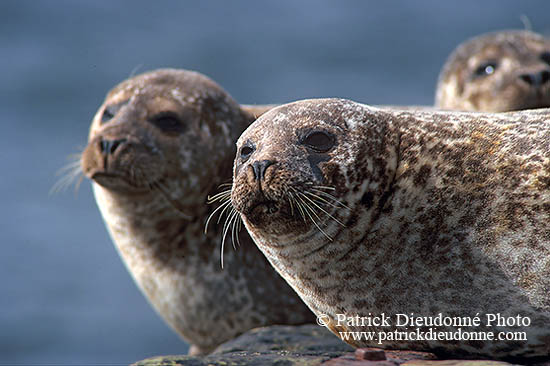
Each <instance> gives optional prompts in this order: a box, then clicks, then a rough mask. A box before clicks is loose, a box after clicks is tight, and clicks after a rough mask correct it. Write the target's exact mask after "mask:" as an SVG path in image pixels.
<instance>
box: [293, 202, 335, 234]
mask: <svg viewBox="0 0 550 366" xmlns="http://www.w3.org/2000/svg"><path fill="white" fill-rule="evenodd" d="M297 198H298V200H300V201H301V202H302V204H303V207H304V209H305V213H306V214H307V215H308V216H309V218H310V220H311V221H312V222H313V224H314V225H315V226H316V227H317V229H319V231H320V232H321V233H322V234H323V235H324V236H326V237H327V239H328V240H330V241H332V238H331V237H330V236H329V235H328V234H327V233H326V232H325V231H324V230H323V229H321V226H319V224H318V223H317V222H316V221H315V219H314V218H313V216H312V214H313V215H314V216H315V217H316V218H317V220H319V221H320V220H321V218H320V217H319V216H318V215H317V213H316V212H315V211H314V210H313V209H312V208H311V207H310V206H309V205H308V204H307V202H304V200H303V199H302V198H301V197H300V195H299V194H298V196H297Z"/></svg>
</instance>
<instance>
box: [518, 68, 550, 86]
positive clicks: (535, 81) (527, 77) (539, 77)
mask: <svg viewBox="0 0 550 366" xmlns="http://www.w3.org/2000/svg"><path fill="white" fill-rule="evenodd" d="M519 77H520V79H521V80H523V81H525V82H526V83H527V84H529V85H534V86H541V85H543V84H546V83H547V82H548V80H550V71H548V70H543V71H540V72H536V73H532V74H521V75H520V76H519Z"/></svg>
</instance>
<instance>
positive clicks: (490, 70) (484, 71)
mask: <svg viewBox="0 0 550 366" xmlns="http://www.w3.org/2000/svg"><path fill="white" fill-rule="evenodd" d="M497 68H498V62H496V61H495V60H489V61H485V62H484V63H482V64H481V65H479V66H478V67H477V68H476V69H475V71H474V74H473V75H472V77H473V78H480V77H484V76H488V75H492V74H494V73H495V71H496V70H497Z"/></svg>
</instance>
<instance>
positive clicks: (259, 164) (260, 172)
mask: <svg viewBox="0 0 550 366" xmlns="http://www.w3.org/2000/svg"><path fill="white" fill-rule="evenodd" d="M273 164H275V162H274V161H271V160H262V161H255V162H254V163H253V164H252V169H253V170H254V178H255V179H256V180H264V178H265V171H266V169H267V167H268V166H270V165H273Z"/></svg>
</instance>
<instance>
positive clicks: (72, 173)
mask: <svg viewBox="0 0 550 366" xmlns="http://www.w3.org/2000/svg"><path fill="white" fill-rule="evenodd" d="M81 156H82V154H72V155H70V156H69V160H73V161H69V162H68V163H67V164H66V165H65V166H63V167H62V168H61V169H59V170H58V171H57V172H56V173H55V175H56V176H60V178H59V179H58V180H57V182H55V183H54V185H53V186H52V188H51V189H50V192H49V194H55V193H58V192H61V191H64V190H65V189H67V188H68V187H69V186H70V185H71V184H73V183H74V181H75V180H76V178H78V177H79V176H80V179H79V181H78V184H76V185H75V192H77V191H78V188H79V187H80V182H82V178H83V172H82V168H81V165H80V158H81Z"/></svg>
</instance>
